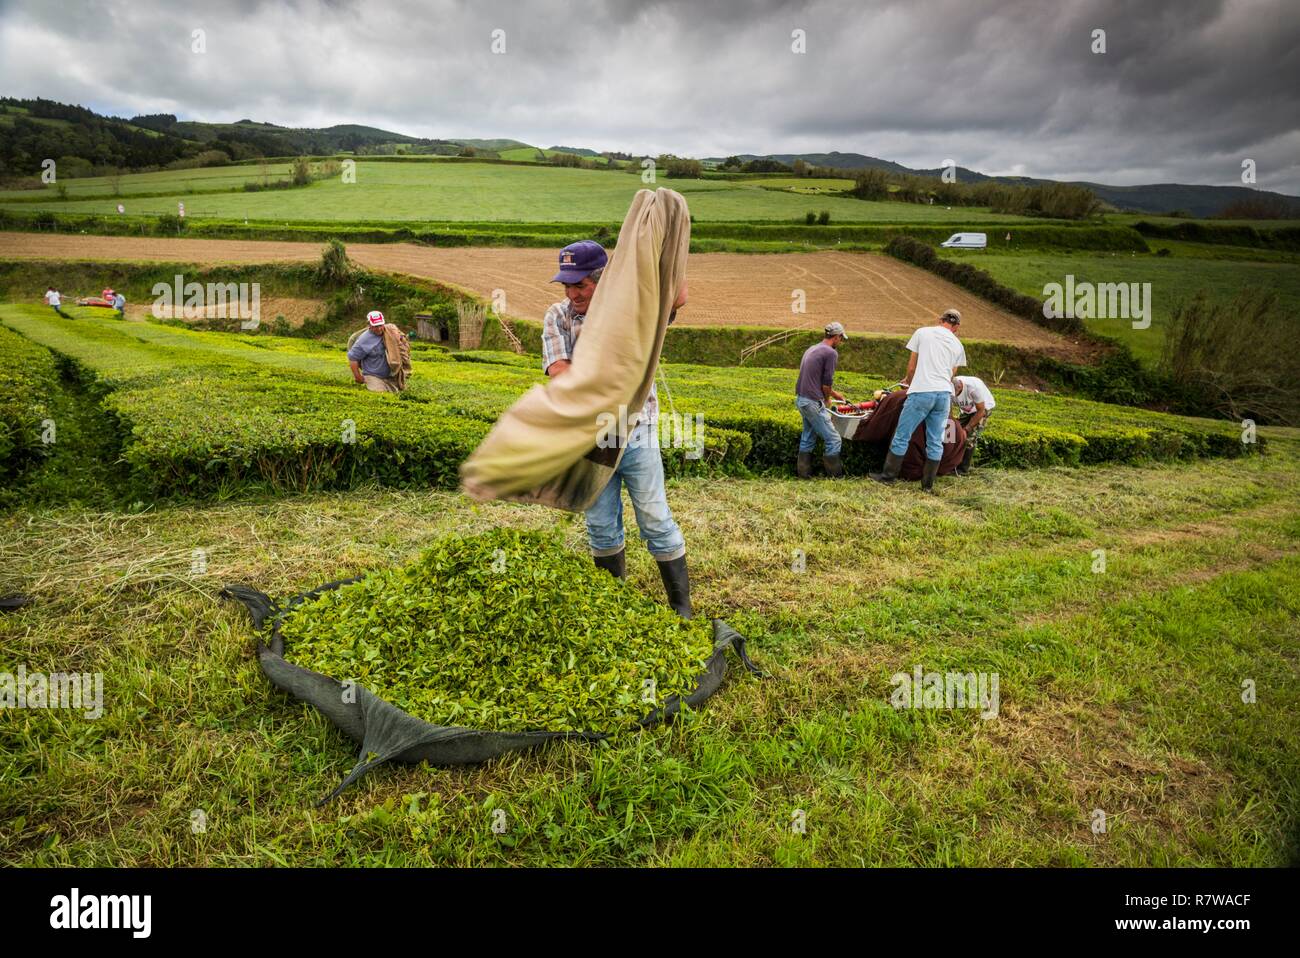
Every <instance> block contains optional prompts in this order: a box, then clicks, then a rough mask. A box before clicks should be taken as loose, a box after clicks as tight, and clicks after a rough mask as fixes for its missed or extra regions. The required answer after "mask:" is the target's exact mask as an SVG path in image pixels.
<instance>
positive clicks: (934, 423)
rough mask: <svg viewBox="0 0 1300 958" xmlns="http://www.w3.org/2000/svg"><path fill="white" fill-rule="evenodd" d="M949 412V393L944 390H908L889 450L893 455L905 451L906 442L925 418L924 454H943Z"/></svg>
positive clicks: (935, 455)
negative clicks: (915, 391) (928, 391)
mask: <svg viewBox="0 0 1300 958" xmlns="http://www.w3.org/2000/svg"><path fill="white" fill-rule="evenodd" d="M951 412H952V393H950V392H948V391H947V390H944V391H942V392H932V393H908V394H907V399H905V400H904V401H903V411H902V413H900V414H899V416H898V428H897V429H895V430H894V441H893V442H891V443H890V444H889V451H890V452H892V453H893V454H894V455H895V456H902V455H906V454H907V444H908V443H909V442H911V441H912V433H914V432H916V427H917V426H919V425H920V424H921V421H922V420H924V421H925V458H926V459H942V458H943V430H944V426H945V424H946V423H947V422H948V416H949V414H950V413H951Z"/></svg>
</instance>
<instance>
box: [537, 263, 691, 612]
mask: <svg viewBox="0 0 1300 958" xmlns="http://www.w3.org/2000/svg"><path fill="white" fill-rule="evenodd" d="M608 261H609V259H608V257H607V256H606V255H605V250H604V249H603V248H602V247H601V245H600V244H599V243H596V242H594V241H592V240H582V241H581V242H578V243H571V244H570V245H568V246H566V247H564V249H562V250H561V251H560V271H559V272H558V273H557V274H556V275H555V278H554V279H553V280H552V282H554V283H563V284H564V296H565V298H564V300H563V301H561V302H558V303H555V304H554V305H552V306H551V307H550V308H549V309H547V310H546V317H545V319H543V321H542V368H543V369H544V370H545V371H546V375H547V376H550V377H551V378H552V379H553V378H555V377H556V376H562V375H564V373H565V372H566V371H567V370H568V368H569V364H570V361H571V359H572V358H573V347H574V345H575V344H576V343H577V341H578V335H579V333H581V332H582V324H583V321H584V320H585V319H586V317H587V309H588V307H589V306H590V305H591V299H592V297H593V296H594V295H595V293H596V284H597V283H599V282H600V275H601V273H602V272H603V271H604V269H605V264H606V263H608ZM685 302H686V290H685V288H684V287H683V289H682V292H681V294H680V295H679V296H678V299H677V302H676V303H675V304H674V312H675V311H676V309H678V308H680V307H681V306H683V305H685ZM658 420H659V397H658V395H657V393H656V390H655V388H654V385H653V384H652V385H651V387H650V395H649V396H648V397H646V401H645V405H644V406H643V407H642V409H641V415H640V417H639V420H638V422H637V425H636V428H635V429H633V430H632V433H631V435H630V436H629V437H628V442H627V448H626V450H625V451H624V453H623V458H622V459H620V460H619V464H618V468H617V469H616V470H615V471H614V475H613V477H612V478H611V479H610V481H609V484H608V485H606V486H605V488H604V489H603V490H602V491H601V493H600V496H599V498H597V499H596V502H595V503H594V504H593V505H592V506H591V508H590V509H588V510H587V512H586V520H587V541H588V543H589V545H590V547H591V555H592V559H593V561H595V563H596V565H597V566H599V567H600V568H602V569H605V570H606V571H607V572H609V573H610V574H611V575H613V576H616V577H617V578H620V579H622V578H625V577H626V576H627V555H626V552H625V549H624V536H623V495H622V491H623V486H625V485H626V486H627V491H628V495H629V496H630V497H631V499H632V510H633V512H634V513H635V514H636V524H637V528H638V529H639V530H640V532H641V539H642V541H643V542H645V544H646V548H648V549H649V550H650V554H651V555H652V556H654V559H655V562H657V563H658V565H659V574H660V576H661V577H662V578H663V581H664V588H665V589H666V590H667V592H668V604H669V605H671V606H672V607H673V609H674V610H675V611H676V612H677V614H678V615H680V616H682V618H685V619H689V618H690V617H691V614H692V612H691V584H690V578H689V576H688V575H687V571H686V540H685V539H684V538H683V537H682V531H681V529H680V528H678V526H677V522H676V520H675V519H673V514H672V510H671V509H669V508H668V495H667V492H666V491H665V489H664V463H663V459H662V457H661V456H660V454H659V442H658Z"/></svg>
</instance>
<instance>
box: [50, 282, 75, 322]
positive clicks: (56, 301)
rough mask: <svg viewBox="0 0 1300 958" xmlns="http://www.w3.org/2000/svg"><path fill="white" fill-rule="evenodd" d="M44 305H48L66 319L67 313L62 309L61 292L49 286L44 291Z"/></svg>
mask: <svg viewBox="0 0 1300 958" xmlns="http://www.w3.org/2000/svg"><path fill="white" fill-rule="evenodd" d="M45 305H46V306H48V307H50V308H51V309H52V310H54V311H55V312H56V313H58V314H59V315H60V316H62V317H63V318H64V319H68V318H69V317H68V314H67V313H65V312H64V311H63V294H62V293H60V292H59V291H58V290H57V289H55V288H54V287H53V286H51V287H50V288H49V289H47V290H46V291H45Z"/></svg>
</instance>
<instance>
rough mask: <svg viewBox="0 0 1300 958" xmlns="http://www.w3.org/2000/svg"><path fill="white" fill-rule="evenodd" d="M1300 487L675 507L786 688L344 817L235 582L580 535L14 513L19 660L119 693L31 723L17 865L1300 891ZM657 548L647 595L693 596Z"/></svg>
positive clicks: (358, 504) (885, 491)
mask: <svg viewBox="0 0 1300 958" xmlns="http://www.w3.org/2000/svg"><path fill="white" fill-rule="evenodd" d="M1298 479H1300V456H1298V455H1297V452H1296V450H1295V448H1294V443H1290V442H1287V443H1281V442H1279V443H1277V444H1276V450H1275V452H1274V453H1273V454H1271V455H1270V456H1268V457H1264V458H1253V459H1247V460H1233V461H1211V462H1198V463H1194V464H1185V465H1177V466H1169V467H1153V468H1145V469H1138V468H1131V467H1113V468H1111V467H1107V468H1102V469H1090V470H1069V469H1054V470H1039V471H1034V472H986V473H978V472H977V474H976V475H975V476H974V477H972V478H971V479H969V480H965V481H961V482H959V481H956V480H949V481H945V480H940V484H939V493H940V494H939V496H938V497H937V499H929V498H925V497H922V496H920V495H918V494H916V491H915V489H914V488H907V489H899V488H881V487H878V486H875V485H874V484H872V483H870V482H864V481H849V482H842V483H835V484H831V483H809V484H798V483H795V482H793V481H734V480H733V481H727V482H711V481H703V480H685V481H681V482H677V483H673V484H671V486H670V488H669V500H670V502H671V503H672V506H673V508H674V511H675V513H676V515H677V518H678V520H679V522H680V523H681V524H682V526H683V529H684V532H685V535H686V539H687V542H688V543H689V544H690V545H689V548H690V553H689V556H690V562H691V566H692V570H693V573H694V578H695V595H696V604H697V608H698V610H699V611H700V612H701V613H703V614H711V615H723V616H725V617H726V618H727V619H728V620H729V621H730V622H732V624H733V625H735V626H736V627H737V628H739V629H740V630H741V631H742V632H744V633H746V634H747V635H749V636H750V637H751V639H752V640H753V643H754V647H753V652H754V655H755V656H756V657H757V658H758V659H759V660H760V662H761V663H762V664H763V665H764V666H766V667H768V668H770V669H772V670H773V671H774V672H775V673H776V676H777V677H776V678H775V679H774V680H772V681H769V682H759V681H755V680H753V679H751V678H748V677H746V676H744V675H738V674H736V673H735V672H733V673H732V675H731V677H730V678H729V679H728V681H727V683H726V684H725V686H724V688H723V689H722V691H721V692H720V694H719V695H717V696H715V697H714V698H713V699H711V700H710V701H709V702H708V703H707V705H706V706H705V707H704V708H702V709H701V710H699V711H697V712H696V713H694V714H693V715H691V716H689V717H688V718H687V720H685V721H682V722H679V723H678V724H676V725H675V726H674V727H672V728H669V729H659V730H654V731H647V732H644V733H640V734H637V735H634V736H629V737H628V738H627V739H625V740H623V741H621V742H618V743H614V744H609V745H600V746H586V745H564V746H559V747H555V748H548V749H545V750H542V751H538V752H535V753H530V754H524V755H516V756H512V757H508V758H505V759H503V760H500V761H496V762H493V763H490V764H488V765H484V766H481V767H471V768H456V769H436V768H427V767H424V768H422V767H409V766H398V767H391V768H386V769H381V770H380V771H378V772H377V773H375V774H373V775H372V776H371V777H369V778H368V779H366V780H364V781H363V782H361V783H360V784H359V785H358V786H356V787H355V788H354V789H352V790H350V791H349V792H347V793H345V794H344V795H343V797H342V798H341V799H340V800H339V801H338V802H336V803H334V804H331V805H328V806H325V807H323V808H320V809H316V808H314V807H313V804H314V802H315V801H316V800H317V799H319V798H320V797H321V796H323V795H324V794H325V793H326V792H328V791H329V790H330V788H332V787H333V785H334V784H336V783H337V781H338V780H339V779H340V778H341V776H342V775H343V774H344V773H345V772H346V770H347V769H348V768H349V767H350V766H351V764H352V762H353V758H354V754H355V748H354V746H353V745H352V744H351V743H349V742H347V741H346V740H345V739H344V738H343V736H342V735H341V734H340V733H338V732H337V731H335V730H334V729H332V728H331V727H330V726H329V725H328V723H327V722H326V721H325V720H324V719H322V718H321V717H320V716H319V715H318V714H317V713H315V712H314V711H312V710H311V709H309V708H308V707H306V706H304V705H301V704H298V703H295V702H292V701H290V700H289V699H287V698H286V697H285V696H284V695H283V694H281V693H279V692H277V691H275V690H274V689H272V687H271V686H270V685H269V683H268V682H267V681H266V679H265V678H264V677H263V676H262V675H261V673H260V671H259V670H258V668H257V665H256V661H255V659H254V656H253V645H254V639H253V635H252V633H251V631H250V628H249V626H248V624H247V621H246V619H245V616H244V613H243V612H242V610H241V609H238V608H236V607H234V606H233V605H231V604H230V603H228V602H225V601H223V600H221V599H219V598H218V597H217V592H218V589H219V588H220V585H221V584H222V583H225V582H231V581H245V582H250V583H252V584H254V585H256V586H257V587H259V588H261V589H263V590H265V591H267V592H268V593H269V594H272V595H274V596H284V595H287V594H290V593H293V592H296V591H299V590H301V589H303V588H307V587H310V586H313V585H317V584H319V583H321V582H324V581H327V580H330V579H334V578H338V577H340V576H343V575H348V574H354V573H357V572H360V571H363V570H365V569H368V568H376V567H386V566H390V565H393V564H396V563H400V562H403V561H405V560H407V559H409V558H410V557H412V556H413V555H415V554H416V553H417V552H418V551H419V550H420V549H421V548H422V547H423V546H425V545H427V544H428V543H429V542H430V541H431V540H432V539H433V538H435V537H437V536H439V535H442V534H445V533H447V532H450V531H453V530H459V531H462V532H471V531H476V530H481V529H487V528H491V527H494V526H497V525H501V524H508V525H513V526H519V527H530V528H539V527H547V528H550V527H557V528H558V529H559V530H560V531H561V532H562V533H563V534H564V535H565V537H566V539H567V541H568V542H569V543H570V545H571V547H572V548H574V549H575V550H580V549H581V548H582V543H583V533H582V528H581V523H580V520H579V519H577V518H573V517H569V518H561V517H558V516H557V514H556V513H554V512H551V511H548V510H544V509H541V508H536V507H523V506H512V505H504V504H490V505H486V506H472V505H471V504H469V503H468V502H467V501H466V500H464V499H462V498H461V497H459V496H456V495H453V494H445V493H395V492H383V491H378V490H376V491H373V492H368V493H366V494H364V495H358V494H355V493H354V494H348V495H318V496H311V497H294V498H290V499H282V500H265V501H255V502H245V503H240V504H224V505H217V506H210V507H203V508H194V507H190V508H177V509H160V510H158V511H156V512H148V513H145V514H143V515H136V516H123V515H114V514H97V513H82V512H51V513H44V512H38V513H26V512H24V513H17V514H14V515H12V516H10V517H9V518H7V519H5V520H3V521H2V522H0V592H9V591H17V590H22V591H25V592H28V593H30V594H32V595H34V596H35V598H36V602H35V604H34V605H32V606H31V607H29V608H26V609H24V610H21V611H19V612H16V613H13V614H10V615H6V616H4V617H3V618H0V659H2V660H3V662H4V663H5V664H6V667H8V668H10V669H12V668H13V667H15V664H16V663H23V664H25V665H26V667H27V668H28V669H29V670H41V671H71V670H80V671H102V672H103V673H104V688H105V712H104V715H103V717H102V718H100V719H98V720H95V721H88V720H85V719H83V718H82V717H81V716H80V715H78V714H75V713H72V712H68V711H58V710H23V711H14V712H12V713H9V714H8V715H6V716H5V721H4V722H2V723H0V747H3V748H4V750H5V752H6V754H8V755H9V756H10V757H11V759H10V761H9V762H8V763H6V765H5V766H4V768H3V770H2V771H0V826H2V827H0V859H2V860H4V861H6V862H11V863H15V864H37V865H71V864H77V865H101V866H107V865H118V866H123V865H136V866H144V865H214V866H222V865H266V864H272V863H278V864H290V865H317V866H323V867H337V866H347V865H381V864H382V865H442V864H459V865H558V864H587V865H623V864H660V865H663V864H671V865H773V864H777V865H863V864H865V865H946V864H962V865H1040V864H1047V865H1075V864H1093V865H1129V866H1144V865H1215V866H1218V865H1231V866H1270V865H1281V864H1286V863H1287V862H1288V861H1291V860H1293V857H1294V855H1295V845H1294V836H1295V834H1296V827H1297V822H1298V818H1297V815H1298V813H1300V758H1298V756H1300V749H1297V731H1296V725H1295V721H1294V717H1295V714H1296V711H1297V709H1298V708H1300V688H1298V687H1297V682H1296V679H1295V676H1296V668H1297V665H1298V664H1300V662H1298V661H1297V659H1298V655H1297V642H1296V639H1297V637H1298V636H1300V600H1298V599H1297V596H1296V592H1295V589H1294V581H1295V577H1296V575H1297V574H1298V573H1300V560H1297V558H1296V554H1295V541H1296V537H1297V533H1300V503H1297V500H1296V498H1295V495H1294V489H1295V487H1296V483H1297V480H1298ZM557 519H558V522H557ZM629 546H630V547H629V550H628V555H629V564H630V572H631V578H632V581H633V583H634V584H635V585H636V586H638V587H639V588H641V589H643V590H645V591H646V592H647V593H649V594H651V595H654V596H655V597H657V598H658V597H660V593H661V586H660V585H659V583H658V575H657V572H656V570H655V568H654V566H653V563H652V562H651V560H650V558H649V556H648V555H647V554H646V552H645V550H644V549H643V548H642V547H641V546H640V545H639V544H637V543H636V542H635V541H633V542H631V543H629ZM196 549H201V550H203V555H204V557H205V561H206V567H205V568H204V570H203V571H202V572H201V573H197V572H195V571H194V569H195V565H194V555H195V550H196ZM1098 549H1103V550H1105V568H1104V571H1097V566H1096V562H1097V551H1096V550H1098ZM795 550H802V551H803V553H804V554H805V555H806V571H804V572H795V571H793V568H792V560H793V558H794V556H795ZM917 664H920V665H921V666H922V667H923V668H924V669H925V670H926V671H947V670H954V671H961V672H972V671H973V672H996V673H997V674H998V675H999V678H1000V687H999V709H998V714H997V717H996V718H992V719H988V720H983V719H981V718H979V716H978V715H977V714H975V713H973V712H971V711H968V710H967V711H947V710H938V711H936V710H928V711H911V710H895V709H893V708H891V707H890V705H889V699H890V694H891V691H892V690H891V686H890V677H891V676H892V675H893V674H894V673H896V672H910V671H911V669H912V668H913V666H915V665H917ZM1245 680H1250V681H1251V682H1252V683H1253V684H1254V687H1255V689H1256V692H1257V700H1256V701H1255V703H1254V704H1247V703H1245V702H1243V701H1242V688H1243V682H1244V681H1245ZM497 808H500V809H503V810H504V811H505V812H506V816H507V817H506V821H507V829H506V832H505V833H504V834H500V835H498V834H494V833H493V831H492V823H493V820H494V817H493V814H492V813H493V810H494V809H497ZM1096 809H1101V810H1102V811H1104V812H1105V813H1106V815H1107V830H1106V832H1105V833H1104V834H1095V833H1094V832H1093V830H1092V828H1091V824H1092V822H1093V821H1094V810H1096ZM196 811H201V812H202V813H203V815H204V817H205V820H206V830H205V831H202V832H198V833H196V832H194V831H193V830H192V829H191V821H192V820H193V818H192V816H193V814H194V813H195V812H196ZM796 813H802V815H803V818H804V821H805V822H806V829H805V831H804V832H803V833H798V832H796V831H795V830H793V829H792V827H791V825H792V822H793V821H794V816H795V815H796Z"/></svg>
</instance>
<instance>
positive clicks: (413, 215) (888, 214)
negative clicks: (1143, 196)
mask: <svg viewBox="0 0 1300 958" xmlns="http://www.w3.org/2000/svg"><path fill="white" fill-rule="evenodd" d="M199 174H204V175H202V176H200V175H199ZM258 176H259V170H258V167H257V166H255V165H253V166H249V165H241V166H235V167H217V168H214V169H212V170H175V171H168V172H161V173H141V174H131V175H125V176H123V177H121V189H122V192H123V194H124V195H127V196H129V194H130V193H148V194H158V193H164V192H165V191H167V190H172V191H173V192H171V193H169V194H168V195H161V196H159V195H153V196H148V197H143V198H139V199H137V200H134V201H132V202H131V203H129V204H124V205H126V206H127V212H128V213H130V214H133V215H141V214H147V215H156V214H162V213H175V212H176V204H177V202H178V201H185V193H186V191H187V190H189V189H195V188H198V187H197V184H207V183H209V182H212V183H220V184H225V185H228V186H229V188H230V189H231V191H232V192H230V193H226V194H202V195H198V196H195V197H194V199H193V201H192V202H187V203H186V210H185V212H186V216H188V217H191V218H204V217H226V218H244V217H247V218H249V219H264V220H281V221H294V220H323V221H329V222H345V221H357V220H392V221H404V222H406V221H413V220H422V221H433V220H488V221H514V222H520V223H531V222H547V221H568V222H573V221H587V220H601V221H606V220H608V221H613V222H619V221H621V220H622V218H623V216H624V214H625V213H626V212H627V207H628V204H629V203H630V202H631V199H632V196H633V194H635V193H636V191H637V190H639V189H641V188H643V187H644V186H645V185H646V184H644V183H642V181H641V177H640V175H639V174H636V173H624V172H615V171H605V170H579V169H565V168H555V167H547V166H543V165H540V164H539V165H538V166H535V167H534V166H517V165H506V164H492V163H449V162H445V161H439V160H430V161H425V162H419V161H415V162H405V163H392V162H379V161H371V162H367V161H366V160H364V159H361V160H358V161H357V165H356V182H355V183H344V182H343V181H342V179H341V178H337V179H331V180H324V181H320V182H316V183H313V184H312V185H310V186H307V187H301V188H298V189H287V190H272V191H266V192H258V193H245V192H242V189H243V184H244V182H245V181H247V180H254V179H257V178H258ZM146 177H147V178H148V179H147V180H144V179H141V181H140V182H136V180H137V178H146ZM109 179H110V178H106V177H92V178H86V179H83V180H67V181H66V182H65V183H64V184H63V185H65V186H66V187H67V188H68V195H69V199H68V200H67V201H59V200H58V198H57V195H56V194H55V193H54V191H53V190H52V189H47V191H46V193H47V195H46V197H45V199H44V200H36V201H33V200H32V199H31V191H25V190H24V191H17V192H11V193H6V194H0V205H4V203H3V201H4V200H10V201H11V204H10V205H15V206H19V207H20V208H22V209H52V210H57V211H60V212H67V213H101V214H102V213H110V212H114V211H115V210H116V208H117V204H118V203H119V202H122V201H121V200H120V199H119V198H116V197H113V196H112V189H113V185H112V183H111V182H109ZM655 185H658V186H668V187H671V188H672V189H675V190H679V191H680V192H682V193H683V195H685V196H686V198H687V200H688V202H689V203H690V206H691V213H692V215H694V216H695V218H696V219H697V220H769V219H770V220H795V219H799V220H801V219H803V217H804V215H805V214H806V213H808V212H809V211H813V212H818V211H820V210H823V209H824V210H829V211H830V214H831V222H832V223H839V222H846V223H871V222H899V223H952V224H957V225H960V224H961V223H962V222H963V221H969V220H972V219H978V220H980V221H988V222H1025V218H1024V217H1018V216H1003V215H999V214H995V213H990V212H988V211H987V210H978V209H954V210H946V209H944V208H943V207H938V206H921V205H917V204H907V203H885V202H865V201H861V200H853V199H844V198H841V197H835V196H815V197H801V196H796V195H794V194H793V193H788V192H783V191H780V190H773V189H766V188H764V186H762V185H759V184H757V183H751V182H729V181H724V180H705V179H700V180H692V179H671V180H670V179H668V178H666V177H663V176H661V177H659V179H658V182H657V184H655ZM202 188H203V189H208V188H213V187H209V186H207V185H203V187H202ZM82 197H85V198H84V199H83V198H82ZM16 200H21V201H22V202H21V203H17V202H12V201H16Z"/></svg>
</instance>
